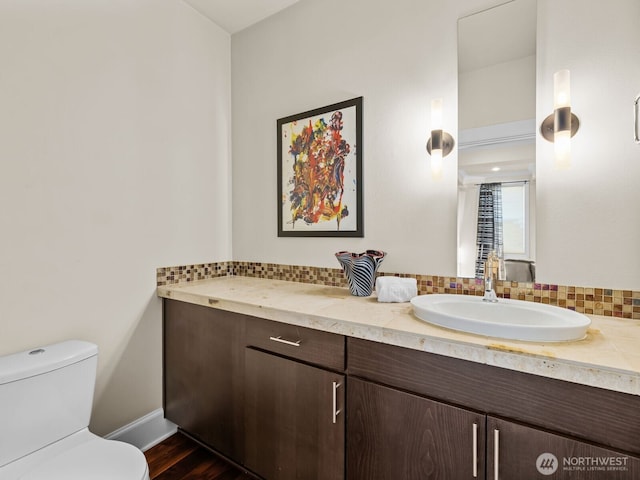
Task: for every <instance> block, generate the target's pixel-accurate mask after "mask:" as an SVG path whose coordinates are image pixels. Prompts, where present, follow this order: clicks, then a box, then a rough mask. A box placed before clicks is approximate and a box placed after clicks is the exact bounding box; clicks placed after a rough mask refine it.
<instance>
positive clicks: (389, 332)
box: [157, 277, 640, 395]
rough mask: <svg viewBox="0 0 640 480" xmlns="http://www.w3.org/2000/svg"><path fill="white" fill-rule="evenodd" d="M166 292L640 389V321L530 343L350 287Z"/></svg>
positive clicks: (181, 287)
mask: <svg viewBox="0 0 640 480" xmlns="http://www.w3.org/2000/svg"><path fill="white" fill-rule="evenodd" d="M157 292H158V296H160V297H163V298H172V299H174V300H181V301H184V302H188V303H194V304H198V305H204V306H208V307H214V308H218V309H221V310H227V311H231V312H236V313H243V314H246V315H252V316H256V317H261V318H266V319H269V320H275V321H278V322H285V323H289V324H293V325H299V326H303V327H308V328H314V329H317V330H324V331H327V332H333V333H338V334H342V335H348V336H351V337H357V338H362V339H366V340H373V341H377V342H382V343H388V344H391V345H398V346H401V347H406V348H411V349H414V350H422V351H425V352H431V353H436V354H440V355H445V356H448V357H454V358H459V359H463V360H470V361H473V362H478V363H484V364H487V365H493V366H497V367H502V368H507V369H511V370H517V371H520V372H527V373H532V374H535V375H540V376H544V377H550V378H556V379H560V380H566V381H570V382H575V383H580V384H584V385H590V386H594V387H600V388H605V389H609V390H615V391H619V392H624V393H630V394H633V395H640V322H638V321H634V320H626V319H618V318H611V317H603V316H597V315H589V317H590V318H591V320H592V323H591V327H590V328H589V330H588V332H587V337H586V338H585V339H583V340H580V341H575V342H563V343H530V342H518V341H512V340H504V339H499V338H492V337H485V336H480V335H473V334H466V333H461V332H456V331H453V330H449V329H446V328H442V327H438V326H435V325H431V324H429V323H426V322H424V321H422V320H420V319H418V318H417V317H415V316H414V315H413V313H412V309H411V304H409V303H380V302H378V301H377V299H376V297H375V296H372V297H367V298H362V297H354V296H352V295H351V294H350V293H349V290H348V289H347V288H338V287H328V286H322V285H312V284H308V283H297V282H286V281H281V280H266V279H260V278H252V277H221V278H215V279H211V280H202V281H199V282H193V283H184V284H177V285H167V286H160V287H158V290H157Z"/></svg>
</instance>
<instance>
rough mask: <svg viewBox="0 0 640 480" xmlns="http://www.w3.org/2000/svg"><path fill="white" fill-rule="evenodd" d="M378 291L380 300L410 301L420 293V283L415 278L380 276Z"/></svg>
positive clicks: (377, 281)
mask: <svg viewBox="0 0 640 480" xmlns="http://www.w3.org/2000/svg"><path fill="white" fill-rule="evenodd" d="M376 293H377V294H378V301H379V302H408V301H409V300H411V299H412V298H413V297H415V296H416V295H418V283H417V282H416V279H415V278H400V277H391V276H386V277H385V276H383V277H378V279H377V280H376Z"/></svg>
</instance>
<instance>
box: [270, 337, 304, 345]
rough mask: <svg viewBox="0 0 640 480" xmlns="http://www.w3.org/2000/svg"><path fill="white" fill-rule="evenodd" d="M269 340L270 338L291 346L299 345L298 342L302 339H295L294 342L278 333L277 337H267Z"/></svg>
mask: <svg viewBox="0 0 640 480" xmlns="http://www.w3.org/2000/svg"><path fill="white" fill-rule="evenodd" d="M269 340H271V341H272V342H278V343H284V344H285V345H291V346H292V347H299V346H300V342H302V340H296V341H295V342H292V341H291V340H285V339H284V338H282V337H281V336H280V335H278V336H277V337H269Z"/></svg>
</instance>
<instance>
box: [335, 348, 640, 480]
mask: <svg viewBox="0 0 640 480" xmlns="http://www.w3.org/2000/svg"><path fill="white" fill-rule="evenodd" d="M347 348H348V352H349V359H348V370H347V371H348V374H349V391H348V398H347V408H348V412H349V416H348V422H347V438H348V440H347V472H348V475H347V477H348V479H349V480H365V479H370V478H376V479H392V478H403V479H441V478H444V479H447V480H458V479H460V480H465V479H475V478H480V479H483V478H486V480H522V479H527V480H535V479H544V478H554V479H560V480H598V479H607V480H610V479H614V480H637V479H638V478H640V457H638V454H640V397H638V396H635V395H626V394H622V393H617V392H612V391H609V390H602V389H598V388H593V387H587V386H584V385H578V384H574V383H569V382H563V381H558V380H553V379H548V378H543V377H539V376H536V375H529V374H525V373H521V372H515V371H511V370H506V369H502V368H496V367H491V366H488V365H482V364H478V363H473V362H468V361H463V360H458V359H453V358H447V357H444V356H440V355H433V354H429V353H426V352H419V351H416V350H409V349H406V348H400V347H394V346H391V345H384V344H380V343H376V342H369V341H365V340H359V339H353V338H349V339H348V342H347ZM383 385H384V386H383ZM434 399H435V400H434ZM459 406H462V407H459ZM470 424H478V427H477V433H478V436H477V448H474V447H472V446H470V445H472V444H473V439H474V438H476V437H475V436H473V435H470V434H469V429H470V427H469V425H470ZM472 428H473V427H472ZM354 436H355V437H354ZM470 439H471V440H470ZM485 446H486V449H485ZM485 451H486V454H485ZM473 465H477V472H473V471H472V467H473ZM554 466H555V470H554V471H553V472H552V470H553V468H554ZM394 471H401V472H403V475H402V476H399V477H395V476H394ZM474 473H476V474H477V476H474ZM551 474H553V476H550V475H551Z"/></svg>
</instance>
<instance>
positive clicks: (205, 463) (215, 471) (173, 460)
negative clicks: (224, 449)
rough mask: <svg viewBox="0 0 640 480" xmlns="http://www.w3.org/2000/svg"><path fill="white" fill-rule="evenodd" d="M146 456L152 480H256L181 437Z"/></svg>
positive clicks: (163, 444)
mask: <svg viewBox="0 0 640 480" xmlns="http://www.w3.org/2000/svg"><path fill="white" fill-rule="evenodd" d="M144 455H145V457H147V463H149V473H150V476H151V479H152V480H153V479H158V480H192V479H193V480H195V479H198V480H254V477H252V476H249V475H247V474H245V473H243V472H242V471H240V470H238V469H237V468H236V467H235V466H233V465H231V464H229V463H227V462H225V461H224V460H222V459H221V458H220V457H218V456H217V455H214V454H213V453H211V452H210V451H208V450H207V449H206V448H204V447H202V446H200V445H198V444H197V443H196V442H194V441H192V440H191V439H189V438H188V437H186V436H184V435H182V434H181V433H176V434H175V435H173V436H171V437H169V438H167V439H166V440H164V441H163V442H161V443H159V444H158V445H156V446H155V447H152V448H150V449H149V450H147V451H146V452H145V454H144Z"/></svg>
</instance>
